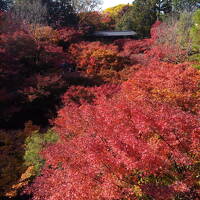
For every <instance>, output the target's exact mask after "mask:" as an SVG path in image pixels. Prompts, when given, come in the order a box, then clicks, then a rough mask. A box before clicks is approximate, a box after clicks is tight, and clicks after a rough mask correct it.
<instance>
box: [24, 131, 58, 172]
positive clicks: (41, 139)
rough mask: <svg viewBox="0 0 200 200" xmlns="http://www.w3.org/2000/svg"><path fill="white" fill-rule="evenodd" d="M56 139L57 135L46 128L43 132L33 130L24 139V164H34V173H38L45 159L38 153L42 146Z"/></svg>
mask: <svg viewBox="0 0 200 200" xmlns="http://www.w3.org/2000/svg"><path fill="white" fill-rule="evenodd" d="M57 140H58V135H57V134H56V133H55V132H54V131H52V130H51V129H50V130H48V131H47V132H46V133H45V134H41V133H40V132H38V131H35V132H34V133H33V134H32V135H31V136H29V137H28V138H27V139H26V141H25V155H24V160H25V165H26V166H34V172H35V175H38V174H39V172H40V169H41V167H42V166H43V165H44V163H45V160H44V159H43V158H42V156H41V155H40V152H41V151H42V149H43V147H44V146H45V145H47V144H50V143H55V142H56V141H57Z"/></svg>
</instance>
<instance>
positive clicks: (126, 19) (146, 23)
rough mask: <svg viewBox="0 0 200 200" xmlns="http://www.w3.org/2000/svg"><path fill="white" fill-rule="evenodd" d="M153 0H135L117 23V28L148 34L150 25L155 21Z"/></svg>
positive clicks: (142, 34)
mask: <svg viewBox="0 0 200 200" xmlns="http://www.w3.org/2000/svg"><path fill="white" fill-rule="evenodd" d="M156 17H157V14H156V7H155V2H154V0H142V1H141V0H135V1H134V4H133V6H132V7H131V8H130V9H129V11H127V12H126V14H125V15H124V16H123V17H122V18H121V20H120V21H119V22H118V23H117V25H116V29H117V30H134V31H136V32H137V33H138V34H139V35H140V36H142V37H145V36H148V35H149V31H150V27H151V25H152V24H153V23H154V22H155V21H156Z"/></svg>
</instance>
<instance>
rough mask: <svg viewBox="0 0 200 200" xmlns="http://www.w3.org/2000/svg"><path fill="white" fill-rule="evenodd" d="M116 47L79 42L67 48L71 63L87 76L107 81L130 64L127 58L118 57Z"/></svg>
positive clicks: (98, 43)
mask: <svg viewBox="0 0 200 200" xmlns="http://www.w3.org/2000/svg"><path fill="white" fill-rule="evenodd" d="M118 54H119V51H118V48H117V46H115V45H112V44H109V45H106V44H103V43H101V42H81V43H75V44H72V45H71V46H70V48H69V55H70V59H71V62H74V63H75V64H76V66H77V68H78V69H79V70H80V71H83V72H85V73H86V74H87V75H88V76H100V77H102V78H103V79H105V80H109V79H111V78H112V76H114V77H116V76H117V72H119V71H121V70H122V69H124V68H125V67H126V66H127V65H128V64H130V61H129V58H128V57H125V56H123V57H122V56H120V55H118Z"/></svg>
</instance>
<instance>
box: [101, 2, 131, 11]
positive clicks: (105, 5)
mask: <svg viewBox="0 0 200 200" xmlns="http://www.w3.org/2000/svg"><path fill="white" fill-rule="evenodd" d="M132 2H133V0H103V5H102V9H103V10H104V9H105V8H110V7H113V6H116V5H118V4H127V3H130V4H131V3H132Z"/></svg>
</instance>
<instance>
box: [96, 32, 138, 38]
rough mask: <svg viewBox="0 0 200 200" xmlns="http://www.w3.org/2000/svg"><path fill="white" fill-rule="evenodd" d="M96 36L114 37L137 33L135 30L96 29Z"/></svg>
mask: <svg viewBox="0 0 200 200" xmlns="http://www.w3.org/2000/svg"><path fill="white" fill-rule="evenodd" d="M93 35H94V36H104V37H114V36H134V35H137V33H136V32H135V31H96V32H94V33H93Z"/></svg>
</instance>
